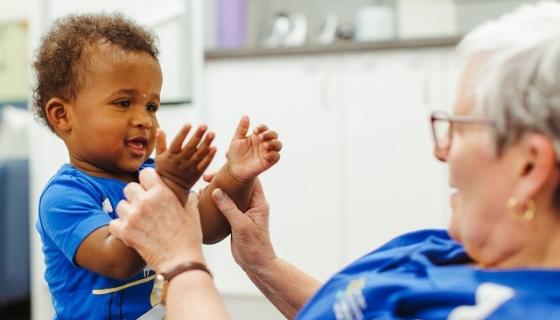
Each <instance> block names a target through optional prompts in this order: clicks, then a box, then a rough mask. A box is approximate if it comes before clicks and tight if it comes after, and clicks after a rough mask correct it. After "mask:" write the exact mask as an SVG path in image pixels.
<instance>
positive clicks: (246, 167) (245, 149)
mask: <svg viewBox="0 0 560 320" xmlns="http://www.w3.org/2000/svg"><path fill="white" fill-rule="evenodd" d="M248 131H249V117H247V116H243V117H242V118H241V120H240V121H239V125H238V126H237V129H236V130H235V134H234V136H233V139H232V140H231V143H230V145H229V150H228V151H227V153H226V157H227V160H228V163H227V165H226V170H228V172H229V174H230V175H231V176H232V177H233V178H234V179H236V180H238V181H240V182H247V181H250V180H251V179H254V178H255V177H257V176H258V175H259V174H261V173H262V172H264V171H265V170H267V169H268V168H270V167H272V166H273V165H274V164H275V163H276V162H278V160H279V159H280V150H281V149H282V143H281V142H280V140H278V134H277V133H276V132H274V131H271V130H269V129H268V127H267V126H265V125H260V126H258V127H256V128H255V129H254V130H253V133H252V134H250V135H249V136H246V135H247V132H248Z"/></svg>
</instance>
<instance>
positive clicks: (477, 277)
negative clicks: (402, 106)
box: [111, 2, 560, 319]
mask: <svg viewBox="0 0 560 320" xmlns="http://www.w3.org/2000/svg"><path fill="white" fill-rule="evenodd" d="M459 50H460V52H461V53H462V56H463V57H464V67H463V72H462V74H461V79H460V81H459V86H458V91H457V94H456V102H455V105H454V109H453V114H446V113H443V112H436V113H434V114H432V117H431V121H432V126H433V131H434V140H435V156H436V158H437V159H439V160H441V161H444V162H446V163H447V164H448V165H449V183H450V186H451V187H452V188H453V189H455V192H454V193H453V195H452V196H451V205H452V211H453V215H452V218H451V221H450V226H449V230H448V231H441V230H440V231H438V230H426V231H417V232H413V233H409V234H405V235H403V236H400V237H398V238H396V239H394V240H391V241H390V242H388V243H387V244H385V245H384V246H382V247H381V248H379V249H377V250H375V251H373V252H371V253H369V254H367V255H365V256H364V257H362V258H360V259H358V260H357V261H355V262H354V263H352V264H351V265H349V266H348V267H346V268H345V269H343V270H342V271H340V272H339V273H337V274H335V275H334V276H333V277H332V278H331V279H330V280H329V281H328V282H327V283H326V284H323V285H321V284H320V283H319V282H318V281H316V280H314V279H313V278H312V277H310V276H308V275H306V274H305V273H304V272H302V271H300V270H298V269H297V268H295V267H294V266H292V265H290V264H289V263H288V262H286V261H284V260H282V259H280V258H278V257H277V256H276V255H275V253H274V250H273V247H272V245H271V242H270V239H269V234H268V205H267V202H266V200H265V198H264V194H263V190H262V188H261V186H260V185H259V184H257V185H256V188H255V191H254V193H253V197H252V203H251V205H250V209H249V210H248V211H247V212H245V213H242V212H240V211H239V210H238V209H237V208H236V207H235V205H234V204H233V202H232V201H231V200H230V199H229V197H228V196H227V195H225V194H224V193H223V192H221V191H220V190H215V191H214V193H213V197H214V201H215V202H216V204H217V205H218V207H219V208H220V210H221V211H222V212H223V213H224V215H225V216H226V217H227V219H228V220H229V222H230V224H231V226H232V251H233V255H234V257H235V260H236V262H237V263H238V264H239V265H240V266H241V267H242V268H243V270H244V271H245V272H246V273H247V275H248V276H249V278H250V279H251V280H252V281H253V282H254V283H255V284H256V285H257V287H258V288H259V289H260V290H261V291H262V292H263V293H264V295H265V296H266V297H267V298H268V299H269V300H270V301H271V302H272V303H273V304H274V305H275V306H276V307H277V308H278V309H279V310H280V311H281V312H282V313H283V314H284V315H285V316H286V317H287V318H290V319H292V318H295V317H297V318H298V319H395V318H398V319H443V318H447V319H560V290H558V288H559V287H560V184H559V178H560V175H559V174H560V169H559V166H558V158H559V154H560V5H559V4H557V3H554V2H544V3H539V4H533V5H527V6H525V7H522V8H521V9H518V10H516V11H515V12H513V13H511V14H508V15H505V16H503V17H502V18H500V19H499V20H497V21H495V22H491V23H488V24H486V25H483V26H481V27H479V28H478V29H476V30H474V31H473V32H471V33H470V34H469V35H467V36H466V37H465V39H464V40H463V41H462V42H461V44H460V45H459ZM140 182H141V185H138V184H131V185H129V186H128V187H127V190H126V191H127V192H126V194H127V197H128V202H123V203H122V205H120V206H119V208H118V209H117V211H118V212H119V214H120V215H121V219H120V220H116V221H113V222H112V225H111V230H112V232H113V234H115V235H116V236H118V237H121V238H122V239H123V240H124V242H125V243H127V244H129V245H131V246H133V247H135V248H136V249H137V250H138V251H139V253H140V254H141V255H142V256H144V258H145V259H146V262H147V263H148V264H149V265H150V266H152V267H153V268H155V270H156V271H157V272H159V273H161V274H163V277H164V278H166V279H167V280H168V281H169V284H168V290H167V312H168V317H169V319H175V318H182V319H191V318H192V319H225V318H227V313H226V311H225V308H224V307H223V303H222V302H221V300H220V298H219V295H218V294H217V292H216V289H215V287H214V285H213V283H212V279H211V275H210V273H209V272H208V270H207V269H206V268H205V266H204V265H203V263H204V258H203V256H202V251H201V248H200V242H201V240H200V228H199V225H198V222H197V212H196V197H194V196H193V197H191V198H192V199H191V201H190V203H189V206H188V207H187V208H186V212H187V214H185V210H183V208H181V207H180V206H179V204H178V202H177V200H176V199H175V198H174V196H173V194H172V193H171V192H170V191H169V190H168V189H167V188H165V185H164V184H163V183H162V182H161V180H160V179H159V177H158V176H157V175H156V174H155V172H153V171H148V170H144V171H143V172H142V174H141V177H140ZM147 208H149V210H148V209H147ZM156 222H157V223H156ZM192 262H196V263H194V264H193V263H192ZM171 279H172V280H171ZM189 317H191V318H189Z"/></svg>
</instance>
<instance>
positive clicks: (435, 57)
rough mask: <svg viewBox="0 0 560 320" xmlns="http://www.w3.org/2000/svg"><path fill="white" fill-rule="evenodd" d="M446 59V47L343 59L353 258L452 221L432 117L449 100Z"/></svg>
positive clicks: (348, 234) (347, 223) (349, 256)
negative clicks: (435, 154)
mask: <svg viewBox="0 0 560 320" xmlns="http://www.w3.org/2000/svg"><path fill="white" fill-rule="evenodd" d="M444 58H445V55H444V53H443V51H442V50H417V51H397V50H393V51H386V52H378V53H371V54H365V55H351V56H346V57H344V58H343V87H342V91H343V101H344V106H345V119H344V123H345V125H344V126H345V128H344V132H345V137H344V140H345V141H346V143H345V147H344V149H343V150H342V153H343V154H345V155H346V157H345V161H344V166H343V167H344V172H343V175H344V177H345V179H344V186H345V188H344V199H345V201H344V202H345V207H344V210H343V211H342V214H343V217H342V221H344V237H345V241H346V245H345V251H344V260H346V261H351V260H353V259H355V258H357V257H358V256H361V255H363V254H365V253H366V252H369V251H371V250H372V249H375V248H377V247H378V246H379V245H381V244H383V243H385V242H386V241H388V240H390V239H391V238H393V237H394V236H397V235H399V234H401V233H404V232H408V231H412V230H415V229H420V228H432V227H444V226H445V224H446V221H445V220H446V218H445V210H446V202H447V199H446V195H445V193H446V189H447V188H446V186H447V182H446V176H445V170H446V168H445V167H444V165H442V164H441V163H438V162H437V161H436V160H435V159H434V158H433V156H432V148H433V146H432V140H431V139H432V138H431V131H430V125H429V117H428V115H429V111H431V110H433V109H441V108H445V105H446V104H447V102H445V100H446V98H445V97H446V94H445V91H447V90H448V89H447V87H446V86H447V80H446V78H445V72H446V71H445V64H444V62H443V59H444ZM447 96H448V95H447Z"/></svg>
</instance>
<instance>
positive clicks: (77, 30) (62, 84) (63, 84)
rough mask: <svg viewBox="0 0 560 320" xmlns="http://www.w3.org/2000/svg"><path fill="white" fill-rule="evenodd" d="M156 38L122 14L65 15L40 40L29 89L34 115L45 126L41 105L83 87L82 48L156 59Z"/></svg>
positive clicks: (73, 94) (73, 95)
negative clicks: (105, 45)
mask: <svg viewBox="0 0 560 320" xmlns="http://www.w3.org/2000/svg"><path fill="white" fill-rule="evenodd" d="M156 40H157V39H156V36H155V35H154V34H153V33H151V32H150V31H148V30H146V29H144V28H142V27H141V26H139V25H138V24H136V23H135V22H133V21H132V20H130V19H127V18H125V17H124V16H123V15H122V14H105V13H103V14H83V15H69V16H66V17H63V18H60V19H58V20H56V21H55V22H54V24H53V26H52V28H51V30H50V31H49V32H48V33H47V34H46V35H45V36H43V38H42V39H41V45H40V47H39V48H38V49H37V52H36V56H35V61H34V62H33V69H34V72H35V75H36V83H35V86H34V88H33V109H34V113H35V115H36V116H37V117H38V118H39V119H40V121H41V122H43V123H44V124H45V125H47V126H48V127H49V128H50V129H51V131H54V130H53V128H52V126H51V125H50V124H49V121H48V119H47V115H46V112H45V105H46V103H47V102H48V101H49V99H51V98H53V97H62V98H64V99H67V100H69V101H72V100H74V99H75V98H76V96H77V93H78V92H79V91H80V90H81V89H82V88H83V86H84V85H85V81H86V79H87V76H86V75H85V73H86V72H87V70H86V69H87V68H86V63H84V62H87V60H84V59H89V57H87V56H86V55H85V54H84V49H85V48H86V47H88V46H90V45H92V44H94V45H95V43H99V44H101V43H110V44H113V45H116V46H118V47H120V48H122V49H124V50H130V51H137V52H138V51H139V52H146V53H148V54H150V56H152V57H153V58H154V59H156V60H157V59H158V54H159V50H158V48H157V44H156Z"/></svg>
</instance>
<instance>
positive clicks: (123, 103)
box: [115, 100, 131, 108]
mask: <svg viewBox="0 0 560 320" xmlns="http://www.w3.org/2000/svg"><path fill="white" fill-rule="evenodd" d="M115 104H116V105H117V106H119V107H122V108H128V107H130V104H131V102H130V100H118V101H115Z"/></svg>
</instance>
